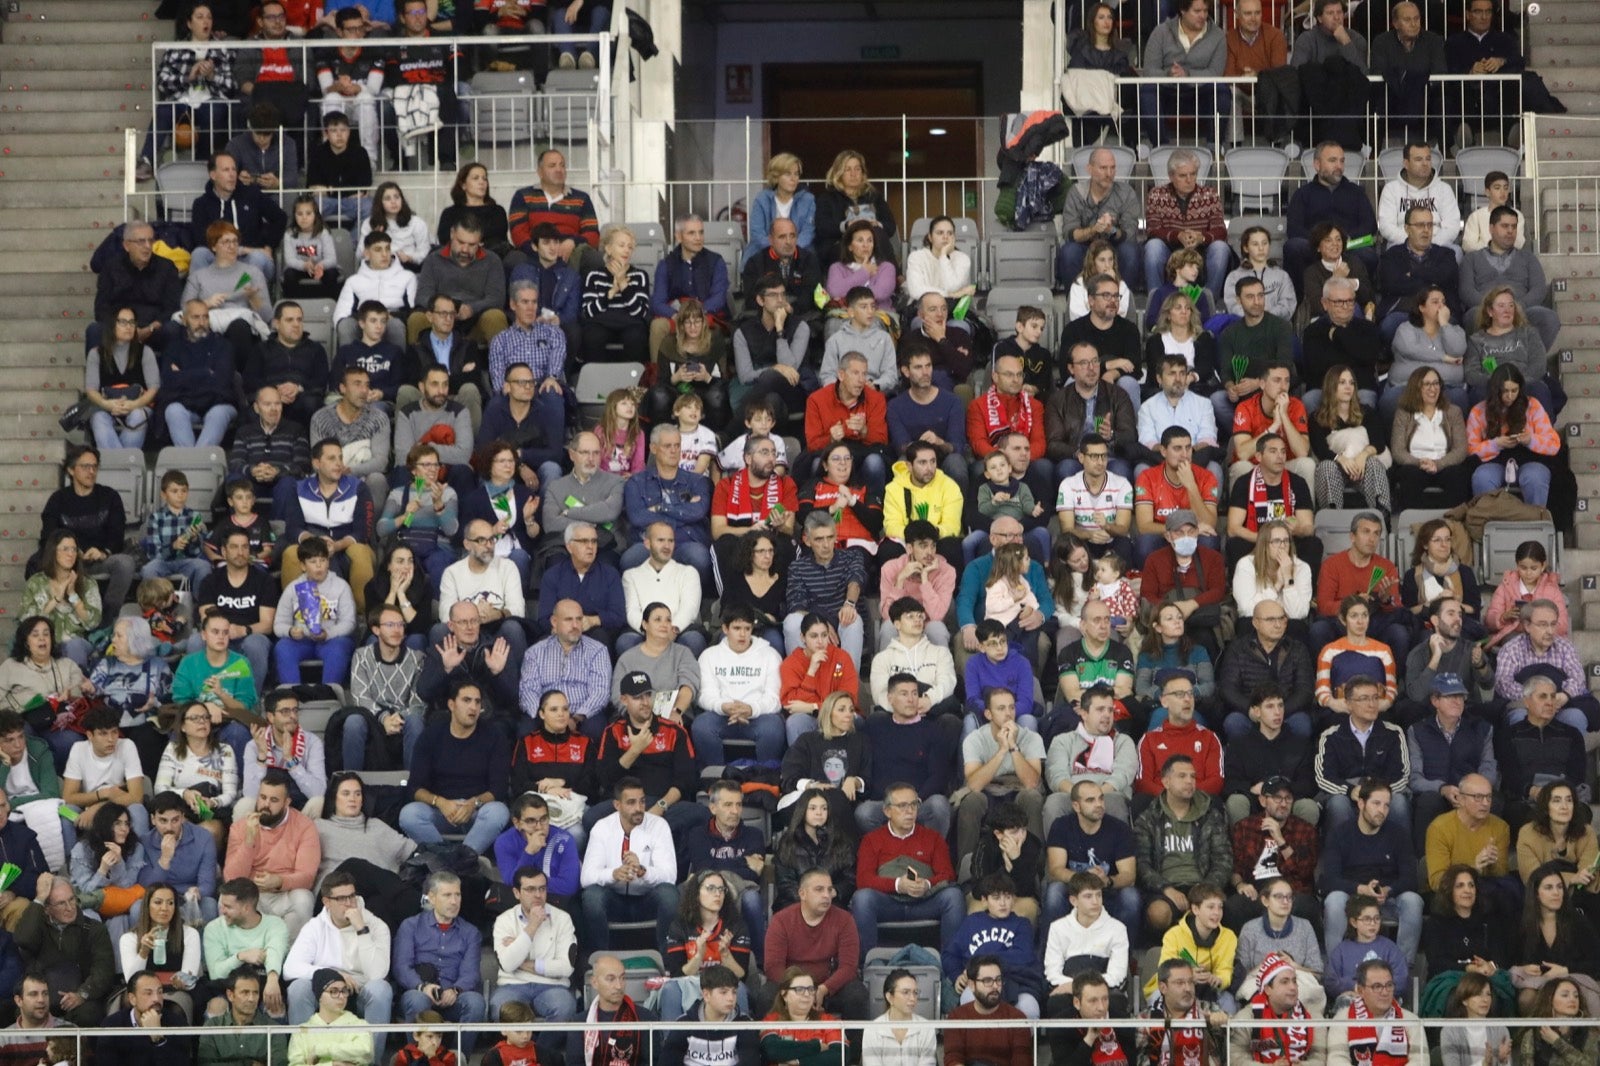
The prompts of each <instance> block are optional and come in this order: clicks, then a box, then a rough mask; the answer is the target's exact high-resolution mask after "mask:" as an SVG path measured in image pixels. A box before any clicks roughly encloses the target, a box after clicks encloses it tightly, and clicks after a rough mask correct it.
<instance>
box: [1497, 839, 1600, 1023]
mask: <svg viewBox="0 0 1600 1066" xmlns="http://www.w3.org/2000/svg"><path fill="white" fill-rule="evenodd" d="M1562 865H1563V864H1562V863H1560V862H1547V863H1545V864H1544V865H1543V866H1540V867H1539V868H1538V869H1536V870H1534V871H1533V873H1532V874H1531V875H1529V877H1528V891H1527V894H1526V895H1525V896H1524V898H1523V903H1522V926H1521V928H1520V930H1519V931H1518V936H1517V941H1516V948H1515V949H1514V951H1513V953H1512V958H1511V962H1512V966H1513V970H1512V979H1513V980H1514V981H1515V982H1516V985H1517V1006H1518V1007H1519V1008H1520V1009H1521V1011H1522V1013H1524V1014H1527V1013H1528V1012H1529V1010H1531V1009H1532V1007H1533V1001H1534V999H1535V993H1537V992H1538V990H1539V989H1540V988H1541V987H1543V986H1544V984H1545V983H1546V982H1549V981H1553V980H1555V979H1556V978H1567V979H1568V980H1571V981H1574V982H1576V984H1577V985H1578V990H1579V991H1580V992H1582V993H1583V1004H1584V1007H1585V1009H1587V1011H1588V1012H1589V1013H1590V1014H1591V1015H1595V1016H1600V983H1597V982H1596V981H1595V978H1594V974H1595V970H1596V963H1600V938H1597V937H1596V935H1595V931H1594V926H1593V925H1591V924H1589V919H1588V918H1585V917H1584V916H1583V915H1582V914H1580V913H1579V912H1578V910H1577V908H1575V907H1570V906H1568V902H1569V900H1570V895H1569V892H1568V888H1567V881H1566V874H1565V872H1564V871H1563V870H1562Z"/></svg>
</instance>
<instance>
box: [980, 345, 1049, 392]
mask: <svg viewBox="0 0 1600 1066" xmlns="http://www.w3.org/2000/svg"><path fill="white" fill-rule="evenodd" d="M1002 355H1014V356H1016V357H1017V358H1018V359H1021V360H1022V383H1023V384H1024V385H1032V386H1033V387H1034V388H1036V389H1038V390H1039V396H1040V397H1041V399H1040V401H1039V402H1040V403H1043V402H1044V400H1043V397H1044V395H1045V394H1046V393H1048V392H1049V391H1050V390H1051V389H1053V388H1055V385H1056V383H1055V366H1054V363H1055V353H1054V352H1052V351H1051V350H1050V349H1049V348H1047V347H1045V346H1044V344H1043V343H1042V342H1041V343H1039V344H1035V345H1034V346H1033V347H1032V348H1029V349H1028V350H1027V351H1023V350H1022V345H1020V344H1018V343H1017V339H1016V338H1015V337H1007V338H1006V339H1005V340H1003V341H1001V342H1000V343H999V344H997V345H995V346H994V357H995V359H999V358H1000V357H1001V356H1002Z"/></svg>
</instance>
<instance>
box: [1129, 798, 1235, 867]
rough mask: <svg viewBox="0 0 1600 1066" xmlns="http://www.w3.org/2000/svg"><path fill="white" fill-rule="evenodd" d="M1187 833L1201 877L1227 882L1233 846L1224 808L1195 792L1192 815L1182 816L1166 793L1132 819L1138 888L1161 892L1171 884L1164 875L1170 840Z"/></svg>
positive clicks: (1190, 813) (1191, 806)
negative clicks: (1168, 803) (1171, 803)
mask: <svg viewBox="0 0 1600 1066" xmlns="http://www.w3.org/2000/svg"><path fill="white" fill-rule="evenodd" d="M1185 836H1187V837H1188V838H1189V841H1190V846H1189V849H1188V850H1189V852H1190V854H1191V855H1193V857H1194V863H1195V865H1196V866H1197V867H1199V869H1200V880H1201V881H1204V882H1206V883H1208V884H1213V885H1225V884H1227V883H1228V881H1229V879H1230V875H1231V874H1232V873H1233V845H1232V844H1231V843H1230V842H1229V840H1228V820H1227V818H1225V817H1224V816H1223V813H1222V808H1221V807H1220V806H1218V805H1216V804H1214V803H1212V801H1211V797H1210V796H1208V795H1206V794H1205V793H1204V792H1198V791H1197V792H1196V793H1195V794H1194V800H1193V802H1192V803H1191V805H1190V807H1189V814H1188V815H1187V816H1186V817H1183V818H1179V817H1178V816H1177V815H1176V814H1173V813H1172V808H1171V807H1169V806H1168V805H1167V797H1166V794H1165V793H1162V794H1161V795H1160V796H1158V797H1156V801H1155V802H1154V803H1152V804H1150V806H1148V807H1146V808H1145V809H1144V813H1143V814H1141V815H1139V817H1137V818H1135V819H1134V820H1133V850H1134V863H1135V865H1134V868H1135V869H1136V870H1137V871H1138V881H1139V887H1140V888H1142V889H1144V890H1145V891H1146V892H1160V891H1161V890H1162V889H1164V888H1166V887H1168V886H1167V881H1166V879H1165V877H1164V876H1163V874H1162V869H1163V867H1164V866H1165V863H1166V859H1167V844H1168V841H1171V840H1176V839H1179V838H1181V837H1185Z"/></svg>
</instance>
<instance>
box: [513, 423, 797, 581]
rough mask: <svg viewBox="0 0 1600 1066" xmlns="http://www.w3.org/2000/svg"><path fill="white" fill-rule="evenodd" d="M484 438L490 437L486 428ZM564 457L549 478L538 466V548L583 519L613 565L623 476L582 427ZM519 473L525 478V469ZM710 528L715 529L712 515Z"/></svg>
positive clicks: (549, 546)
mask: <svg viewBox="0 0 1600 1066" xmlns="http://www.w3.org/2000/svg"><path fill="white" fill-rule="evenodd" d="M484 417H485V418H487V417H488V416H487V415H485V416H484ZM484 439H485V440H489V439H491V438H490V437H489V436H488V434H487V432H486V433H485V435H484ZM567 457H568V459H570V460H571V463H572V471H571V473H568V474H563V475H562V476H561V477H558V478H555V479H553V480H552V479H549V478H548V477H546V474H547V473H548V472H549V471H548V469H547V468H546V467H545V466H543V465H541V467H540V473H539V478H540V479H541V480H542V481H543V482H544V510H543V511H542V512H541V513H540V516H539V520H540V522H541V523H542V524H543V525H544V540H543V541H542V542H541V543H540V548H541V549H542V550H544V551H553V550H554V549H556V548H557V547H558V546H559V545H561V544H563V543H565V541H564V539H563V534H565V532H566V530H567V527H568V526H569V525H571V524H572V523H574V522H583V523H587V524H589V525H590V526H591V527H593V528H595V529H596V530H599V537H600V540H601V542H602V543H601V547H602V549H603V550H604V551H605V553H606V559H607V561H609V562H611V563H612V564H613V565H615V563H616V561H617V556H616V551H617V549H619V548H620V547H621V543H620V541H619V540H618V533H617V528H618V521H617V520H618V519H619V518H621V517H622V508H623V497H622V491H623V488H624V487H625V485H624V481H625V479H624V478H623V477H622V476H621V475H619V474H613V473H612V472H611V471H609V470H602V469H600V438H599V437H598V436H596V435H595V434H594V433H593V432H592V431H589V430H585V431H584V432H582V433H578V434H575V435H574V436H573V438H572V442H571V443H570V444H568V445H567ZM769 469H770V467H769ZM523 476H524V479H526V473H524V475H523ZM724 480H727V481H732V480H733V479H731V478H728V479H724ZM791 484H793V483H792V482H791ZM712 532H713V534H714V533H715V532H716V521H715V520H714V519H713V521H712Z"/></svg>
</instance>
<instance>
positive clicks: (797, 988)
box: [784, 985, 817, 996]
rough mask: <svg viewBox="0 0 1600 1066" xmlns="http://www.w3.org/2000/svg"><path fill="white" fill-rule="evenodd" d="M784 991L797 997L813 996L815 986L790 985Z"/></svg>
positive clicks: (815, 991) (815, 992) (815, 989)
mask: <svg viewBox="0 0 1600 1066" xmlns="http://www.w3.org/2000/svg"><path fill="white" fill-rule="evenodd" d="M784 991H786V992H793V993H794V994H795V995H797V996H814V995H816V994H817V986H816V985H790V986H789V987H788V988H786V989H784Z"/></svg>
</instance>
